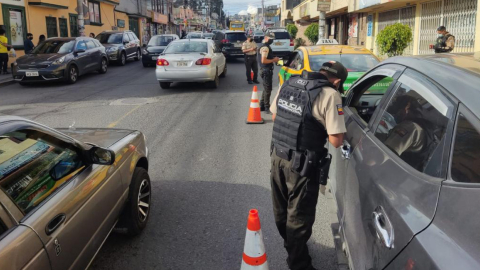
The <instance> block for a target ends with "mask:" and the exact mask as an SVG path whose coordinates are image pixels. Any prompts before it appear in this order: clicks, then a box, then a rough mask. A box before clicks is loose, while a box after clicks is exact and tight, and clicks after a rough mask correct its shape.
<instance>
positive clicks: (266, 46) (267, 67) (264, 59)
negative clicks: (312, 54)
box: [258, 33, 280, 113]
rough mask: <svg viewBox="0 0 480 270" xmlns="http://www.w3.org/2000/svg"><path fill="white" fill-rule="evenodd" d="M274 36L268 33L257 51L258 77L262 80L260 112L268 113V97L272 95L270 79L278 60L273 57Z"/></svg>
mask: <svg viewBox="0 0 480 270" xmlns="http://www.w3.org/2000/svg"><path fill="white" fill-rule="evenodd" d="M274 39H275V35H274V34H273V33H268V34H266V35H265V37H264V39H263V44H262V46H261V47H260V49H259V53H258V58H259V60H258V62H260V68H261V69H262V70H261V73H260V76H261V77H262V80H263V92H262V97H261V98H260V111H265V112H266V113H270V95H271V94H272V77H273V68H274V66H273V64H274V63H277V62H278V61H279V60H280V58H278V57H274V56H273V51H272V48H270V45H272V43H273V40H274Z"/></svg>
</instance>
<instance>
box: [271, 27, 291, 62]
mask: <svg viewBox="0 0 480 270" xmlns="http://www.w3.org/2000/svg"><path fill="white" fill-rule="evenodd" d="M267 33H273V34H274V35H275V40H274V41H273V44H272V45H270V47H271V48H272V52H273V55H275V56H278V57H284V56H288V55H289V54H290V53H291V52H293V48H294V44H293V38H291V37H290V34H289V33H288V31H287V30H285V29H267V31H266V32H265V34H267Z"/></svg>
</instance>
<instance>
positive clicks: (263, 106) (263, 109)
mask: <svg viewBox="0 0 480 270" xmlns="http://www.w3.org/2000/svg"><path fill="white" fill-rule="evenodd" d="M260 111H261V112H264V111H265V104H264V103H263V102H260Z"/></svg>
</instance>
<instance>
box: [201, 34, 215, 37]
mask: <svg viewBox="0 0 480 270" xmlns="http://www.w3.org/2000/svg"><path fill="white" fill-rule="evenodd" d="M203 36H204V37H213V36H214V34H212V33H205V34H203Z"/></svg>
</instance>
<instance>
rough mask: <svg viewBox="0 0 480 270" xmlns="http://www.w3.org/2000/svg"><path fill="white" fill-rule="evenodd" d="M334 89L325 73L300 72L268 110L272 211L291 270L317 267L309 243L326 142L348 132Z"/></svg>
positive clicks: (325, 162) (327, 158)
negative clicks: (271, 132) (270, 124)
mask: <svg viewBox="0 0 480 270" xmlns="http://www.w3.org/2000/svg"><path fill="white" fill-rule="evenodd" d="M338 64H339V63H335V65H337V67H339V65H338ZM340 65H341V64H340ZM341 67H343V66H341ZM332 71H334V69H333V68H332ZM344 72H345V73H347V72H346V69H345V70H344ZM342 77H343V76H342ZM345 79H346V75H345V77H344V79H343V81H345ZM343 81H342V83H343ZM342 87H343V86H342ZM334 88H336V86H334V85H333V84H332V82H330V79H329V78H327V76H326V75H324V74H321V73H309V72H306V71H304V73H303V74H302V76H292V77H291V78H290V79H289V80H288V81H286V82H285V83H284V84H283V86H282V88H281V89H280V90H279V92H278V93H277V96H276V97H275V99H274V102H273V103H272V107H271V111H272V113H273V114H274V116H275V119H274V124H273V134H272V148H271V156H272V166H271V174H270V179H271V185H272V201H273V210H274V216H275V223H276V225H277V228H278V231H279V233H280V235H281V236H282V238H283V239H284V240H285V248H286V249H287V252H288V259H287V263H288V265H289V267H290V269H292V270H305V269H308V270H313V269H315V268H313V266H312V259H311V257H310V255H309V252H308V247H307V241H308V239H309V238H310V236H311V234H312V226H313V223H314V221H315V211H316V204H317V200H318V195H319V189H320V185H325V184H326V181H327V177H328V171H329V167H330V155H329V154H328V150H327V149H326V148H325V144H326V142H327V139H328V138H329V136H330V135H332V134H335V135H336V134H342V136H343V133H344V132H345V131H346V128H345V122H344V119H343V109H342V103H341V102H342V101H341V96H340V94H339V93H338V92H337V91H336V90H335V89H334ZM337 105H338V106H337ZM342 140H343V139H342ZM335 147H337V146H335Z"/></svg>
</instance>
